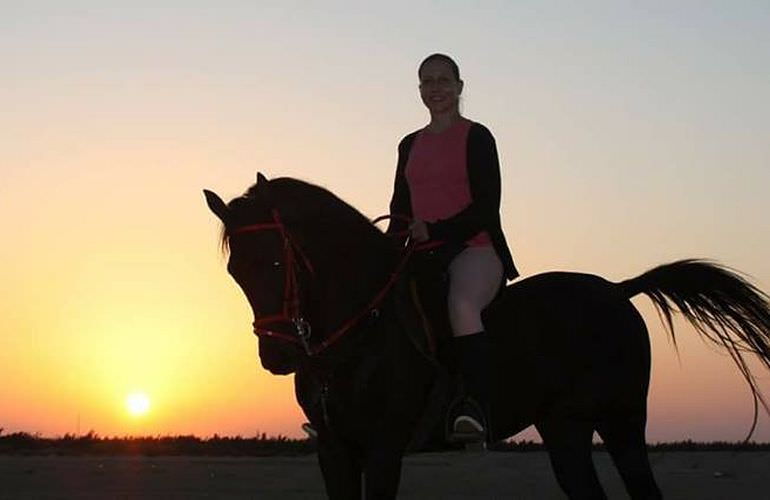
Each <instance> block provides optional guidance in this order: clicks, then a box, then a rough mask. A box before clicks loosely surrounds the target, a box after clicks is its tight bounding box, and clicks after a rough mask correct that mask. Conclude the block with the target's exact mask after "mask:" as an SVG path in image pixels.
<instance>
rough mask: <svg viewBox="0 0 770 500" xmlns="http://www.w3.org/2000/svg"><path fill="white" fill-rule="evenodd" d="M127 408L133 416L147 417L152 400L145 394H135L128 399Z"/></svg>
mask: <svg viewBox="0 0 770 500" xmlns="http://www.w3.org/2000/svg"><path fill="white" fill-rule="evenodd" d="M126 408H127V409H128V412H129V413H130V414H131V415H134V416H137V417H138V416H141V415H145V414H146V413H147V412H148V411H150V398H148V397H147V394H145V393H143V392H133V393H131V394H129V395H128V396H127V397H126Z"/></svg>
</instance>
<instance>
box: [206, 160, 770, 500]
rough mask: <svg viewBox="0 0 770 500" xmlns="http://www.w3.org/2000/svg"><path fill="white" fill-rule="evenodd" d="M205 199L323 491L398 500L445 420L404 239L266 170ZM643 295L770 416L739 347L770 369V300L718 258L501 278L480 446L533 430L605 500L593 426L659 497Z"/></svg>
mask: <svg viewBox="0 0 770 500" xmlns="http://www.w3.org/2000/svg"><path fill="white" fill-rule="evenodd" d="M205 194H206V198H207V202H208V205H209V207H210V208H211V210H212V211H213V212H214V213H215V214H216V215H217V216H218V217H219V218H220V219H221V220H222V222H223V223H224V231H223V239H222V243H223V247H224V248H228V247H229V252H230V256H229V262H228V266H227V268H228V271H229V273H230V274H231V275H232V276H233V278H234V279H235V280H236V281H237V282H238V284H239V285H240V287H241V288H242V289H243V291H244V293H245V295H246V298H247V299H248V301H249V304H250V305H251V308H252V310H253V313H254V318H255V321H254V330H255V333H256V334H257V335H258V336H259V357H260V359H261V362H262V365H263V366H264V367H265V368H266V369H267V370H269V371H270V372H272V373H274V374H278V375H284V374H290V373H295V374H296V375H295V387H296V392H297V398H298V401H299V403H300V405H301V406H302V408H303V410H304V412H305V414H306V415H307V416H308V418H309V420H310V421H311V422H312V424H313V426H314V427H315V428H316V429H317V430H318V457H319V463H320V466H321V469H322V472H323V477H324V481H325V484H326V491H327V493H328V495H329V497H330V498H332V499H360V498H361V494H362V483H363V485H364V487H363V489H364V490H365V494H366V497H365V498H367V499H370V500H371V499H392V498H395V497H396V494H397V490H398V484H399V477H400V471H401V461H402V457H403V455H404V453H405V451H406V450H407V449H408V448H409V446H410V443H414V442H415V441H420V440H421V437H422V438H424V435H425V428H426V425H427V426H428V427H430V426H431V424H433V423H435V424H436V425H438V426H440V425H441V423H442V420H441V418H438V419H435V418H434V419H431V418H430V415H431V413H432V414H433V415H435V414H436V412H435V411H433V412H432V411H431V408H432V407H434V406H436V403H435V402H436V401H437V400H442V398H441V397H440V395H439V393H441V391H440V390H437V389H440V388H441V386H442V384H441V383H440V382H441V381H442V380H444V375H445V370H444V369H443V368H442V366H441V364H440V363H437V362H436V359H435V357H434V356H432V355H431V351H430V350H429V349H426V348H424V346H425V344H424V343H421V342H423V341H421V340H419V339H418V340H416V337H418V336H416V335H414V332H420V331H422V330H423V326H422V323H423V319H424V318H423V317H422V316H421V315H420V314H418V310H417V309H416V308H417V306H416V305H415V303H414V301H412V300H411V299H409V295H410V287H409V286H408V283H409V280H408V277H407V273H405V272H404V271H403V265H404V261H405V257H404V249H402V248H396V246H395V245H394V244H393V243H392V241H391V239H390V238H389V237H387V236H386V235H384V234H383V233H382V232H381V231H380V230H379V229H378V228H376V227H375V226H374V225H373V224H372V223H371V222H370V221H369V220H367V219H366V218H365V217H364V216H363V215H361V214H360V213H359V212H358V211H356V210H355V209H354V208H352V207H351V206H349V205H348V204H346V203H344V202H343V201H341V200H340V199H338V198H337V197H336V196H334V195H333V194H331V193H330V192H329V191H327V190H325V189H323V188H320V187H317V186H314V185H311V184H308V183H305V182H302V181H299V180H295V179H291V178H279V179H273V180H270V181H268V180H267V179H265V178H264V177H263V176H262V175H258V182H257V183H256V184H255V185H254V186H252V187H251V188H250V189H249V190H248V191H247V192H246V193H245V194H244V195H243V196H241V197H238V198H235V199H233V200H232V201H231V202H230V203H229V204H227V205H226V204H225V203H224V202H223V201H222V200H221V199H220V198H219V197H218V196H217V195H216V194H214V193H212V192H210V191H205ZM639 293H645V294H647V295H648V296H649V297H650V298H651V299H652V300H653V301H654V303H655V304H656V306H657V307H658V308H659V310H660V311H661V312H662V315H663V317H664V318H665V319H666V320H667V323H668V325H667V326H668V328H669V332H670V333H671V335H672V336H673V329H672V325H671V314H672V311H674V310H679V311H681V313H683V314H684V316H685V317H686V318H687V319H688V320H689V321H690V322H691V323H692V324H693V325H694V326H695V327H696V329H697V330H698V331H699V332H700V334H701V335H703V336H704V337H705V338H708V339H709V340H711V341H713V342H714V343H715V344H717V345H719V346H720V347H722V348H724V349H726V350H727V352H728V353H729V354H730V355H731V356H732V357H733V359H734V361H735V362H736V363H737V365H738V367H739V369H740V370H741V372H742V373H743V375H744V376H745V377H746V379H747V381H748V382H749V385H750V387H751V389H752V393H753V394H754V396H755V403H756V401H757V398H759V400H760V401H762V403H763V404H764V405H765V408H766V409H767V405H766V404H765V402H764V400H762V398H761V395H759V393H758V390H757V385H756V382H755V380H754V378H753V376H752V374H751V373H750V372H749V370H748V367H747V365H746V361H745V358H744V355H745V354H746V353H749V352H750V353H753V354H755V355H757V356H758V357H759V359H760V360H761V362H762V363H763V364H764V365H765V366H766V367H768V368H770V307H769V305H768V298H767V296H766V295H765V294H763V293H762V292H761V291H759V290H758V289H756V288H755V287H754V286H752V285H751V284H749V283H748V282H747V281H745V280H744V279H743V278H741V277H740V276H738V275H736V274H735V273H733V272H732V271H730V270H728V269H726V268H724V267H720V266H717V265H715V264H711V263H708V262H704V261H697V260H685V261H679V262H674V263H671V264H667V265H663V266H660V267H656V268H654V269H652V270H650V271H648V272H646V273H644V274H642V275H640V276H638V277H636V278H633V279H630V280H627V281H623V282H621V283H612V282H609V281H607V280H605V279H603V278H600V277H598V276H593V275H589V274H578V273H568V272H553V273H545V274H540V275H537V276H532V277H530V278H527V279H524V280H521V281H519V282H517V283H515V284H512V285H509V286H508V287H506V288H505V289H504V290H502V292H501V293H500V295H499V296H498V298H497V299H496V300H495V302H493V303H492V304H491V305H490V307H488V308H487V310H486V311H485V313H484V323H485V326H486V328H487V331H488V332H489V334H490V336H491V339H492V342H493V343H494V349H492V352H493V353H494V354H493V355H492V359H490V363H491V364H492V365H493V373H494V380H496V381H498V383H497V384H496V385H495V387H493V388H492V395H491V396H492V398H491V399H492V402H491V410H490V422H491V426H492V430H491V435H490V436H489V439H490V440H491V441H494V440H500V439H504V438H506V437H509V436H512V435H514V434H516V433H517V432H519V431H521V430H522V429H524V428H525V427H527V426H529V425H531V424H534V425H535V426H536V427H537V429H538V431H539V433H540V435H541V436H542V438H543V441H544V443H545V446H546V447H547V449H548V453H549V456H550V459H551V463H552V466H553V470H554V472H555V474H556V479H557V480H558V482H559V485H560V486H561V488H562V489H563V490H564V492H565V493H566V494H567V495H568V496H569V497H570V498H605V496H604V492H603V490H602V487H601V486H600V484H599V481H598V479H597V476H596V472H595V470H594V466H593V462H592V459H591V439H592V435H593V432H594V431H597V432H598V433H599V435H600V436H601V438H602V440H603V441H604V443H605V445H606V447H607V449H608V450H609V452H610V454H611V456H612V458H613V460H614V463H615V465H616V466H617V468H618V470H619V471H620V474H621V476H622V478H623V480H624V482H625V486H626V489H627V490H628V492H629V494H630V495H631V497H632V498H635V499H637V498H639V499H641V498H660V497H661V493H660V490H659V489H658V486H657V485H656V483H655V480H654V478H653V474H652V471H651V469H650V464H649V461H648V457H647V451H646V445H645V425H646V415H647V403H646V402H647V390H648V386H649V372H650V345H649V338H648V333H647V329H646V327H645V324H644V321H643V319H642V317H641V316H640V314H639V312H638V311H637V310H636V309H635V308H634V306H633V305H632V304H631V302H630V300H629V299H630V298H631V297H633V296H634V295H637V294H639ZM443 399H445V398H443ZM439 406H440V405H439ZM443 408H444V407H443V406H440V410H441V411H443ZM755 409H756V406H755ZM434 410H435V408H434ZM755 415H756V413H755ZM422 442H424V439H422Z"/></svg>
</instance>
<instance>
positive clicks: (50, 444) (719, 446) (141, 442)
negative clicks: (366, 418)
mask: <svg viewBox="0 0 770 500" xmlns="http://www.w3.org/2000/svg"><path fill="white" fill-rule="evenodd" d="M648 448H649V450H650V451H651V452H656V451H657V452H665V451H770V443H754V442H740V443H729V442H724V441H714V442H707V443H700V442H695V441H691V440H687V441H677V442H671V443H656V444H651V445H649V446H648ZM489 450H490V451H497V452H530V451H544V450H545V448H544V447H543V445H542V443H538V442H535V441H513V440H509V441H501V442H498V443H494V444H492V445H490V446H489ZM594 450H596V451H603V450H604V445H603V444H601V443H596V444H594ZM315 451H316V443H315V440H311V439H292V438H288V437H286V436H280V435H279V436H267V434H265V433H261V434H257V435H256V436H254V437H250V438H246V437H242V436H234V437H230V436H219V435H217V434H214V435H213V436H211V437H208V438H201V437H198V436H192V435H189V436H141V437H102V436H99V435H98V434H96V433H95V432H93V431H90V432H89V433H88V434H85V435H81V436H76V435H73V434H65V435H64V436H61V437H54V438H52V437H43V436H40V435H39V434H29V433H26V432H16V433H13V434H6V435H2V428H0V454H4V455H65V456H67V455H137V456H178V455H186V456H249V457H264V456H279V455H283V456H296V455H307V454H310V453H314V452H315Z"/></svg>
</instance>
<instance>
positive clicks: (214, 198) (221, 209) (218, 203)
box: [203, 189, 230, 223]
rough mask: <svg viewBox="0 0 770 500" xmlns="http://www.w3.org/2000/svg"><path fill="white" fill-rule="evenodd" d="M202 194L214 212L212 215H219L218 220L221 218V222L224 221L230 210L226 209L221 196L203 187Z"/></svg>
mask: <svg viewBox="0 0 770 500" xmlns="http://www.w3.org/2000/svg"><path fill="white" fill-rule="evenodd" d="M203 194H204V195H205V196H206V204H208V206H209V208H210V209H211V211H212V212H214V215H216V216H217V217H219V220H221V221H222V223H226V222H227V218H228V215H229V214H230V211H229V210H228V208H227V205H225V202H224V201H222V198H220V197H219V196H218V195H217V194H216V193H214V192H213V191H209V190H208V189H204V190H203Z"/></svg>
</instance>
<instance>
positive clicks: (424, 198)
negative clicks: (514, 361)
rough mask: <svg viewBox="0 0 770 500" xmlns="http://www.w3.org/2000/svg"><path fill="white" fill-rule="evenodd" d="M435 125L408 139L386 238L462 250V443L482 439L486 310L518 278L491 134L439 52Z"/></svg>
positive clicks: (452, 278) (429, 98) (432, 78)
mask: <svg viewBox="0 0 770 500" xmlns="http://www.w3.org/2000/svg"><path fill="white" fill-rule="evenodd" d="M417 75H418V77H419V81H420V96H421V98H422V102H423V103H424V104H425V107H426V108H428V111H429V112H430V123H428V125H427V126H425V127H424V128H422V129H420V130H418V131H416V132H413V133H411V134H409V135H407V136H406V137H404V138H403V139H402V140H401V143H400V144H399V146H398V165H397V167H396V180H395V185H394V189H393V198H392V199H391V202H390V213H391V215H397V216H408V217H409V218H411V219H412V223H411V224H409V225H408V226H407V223H406V222H404V221H403V220H402V219H401V218H392V219H391V223H390V225H389V227H388V230H387V232H388V233H391V234H397V233H401V232H405V231H406V230H407V229H408V233H409V236H410V238H411V239H412V240H414V241H416V242H418V243H422V242H427V241H441V242H444V243H445V244H449V245H453V246H459V247H460V248H461V249H462V250H461V251H460V252H459V253H458V254H457V255H456V256H455V257H454V258H453V259H452V260H451V262H450V263H449V265H448V269H447V271H448V276H449V297H448V300H449V304H448V306H449V320H450V324H451V327H452V334H453V339H452V341H453V343H454V347H455V349H456V351H457V353H458V358H459V366H458V369H459V371H460V374H461V376H462V377H463V380H464V384H465V388H466V393H467V394H468V396H469V397H468V398H467V400H466V401H465V402H464V403H463V404H462V405H461V406H460V408H459V410H458V412H457V416H456V418H455V419H454V422H453V430H454V434H455V436H454V437H455V438H456V439H460V440H475V439H479V438H481V439H483V438H484V437H485V435H486V433H487V427H488V426H487V423H486V421H485V418H484V414H485V411H486V410H485V409H486V406H487V401H488V399H489V398H488V391H489V389H488V388H489V384H490V383H491V381H490V380H489V379H490V376H489V367H488V366H487V360H488V359H489V347H488V340H487V337H486V334H485V332H484V326H483V324H482V322H481V311H482V310H483V309H484V308H485V307H486V306H487V305H489V303H490V302H491V301H492V299H493V298H494V297H495V295H496V294H497V292H498V290H499V289H500V286H501V285H502V284H504V282H505V280H504V279H503V278H506V279H513V278H515V277H516V276H518V272H517V271H516V267H515V266H514V264H513V259H512V258H511V253H510V250H509V249H508V245H507V243H506V241H505V236H504V235H503V231H502V227H501V224H500V213H499V212H500V166H499V162H498V157H497V149H496V146H495V139H494V137H493V136H492V134H491V133H490V132H489V130H488V129H487V128H486V127H484V126H483V125H481V124H479V123H475V122H472V121H470V120H468V119H466V118H464V117H463V116H461V114H460V108H459V102H460V95H461V94H462V90H463V81H462V80H461V79H460V70H459V68H458V67H457V64H456V63H455V62H454V61H453V60H452V58H450V57H449V56H447V55H444V54H432V55H430V56H428V57H427V58H425V60H423V61H422V63H421V64H420V67H419V69H418V71H417Z"/></svg>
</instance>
